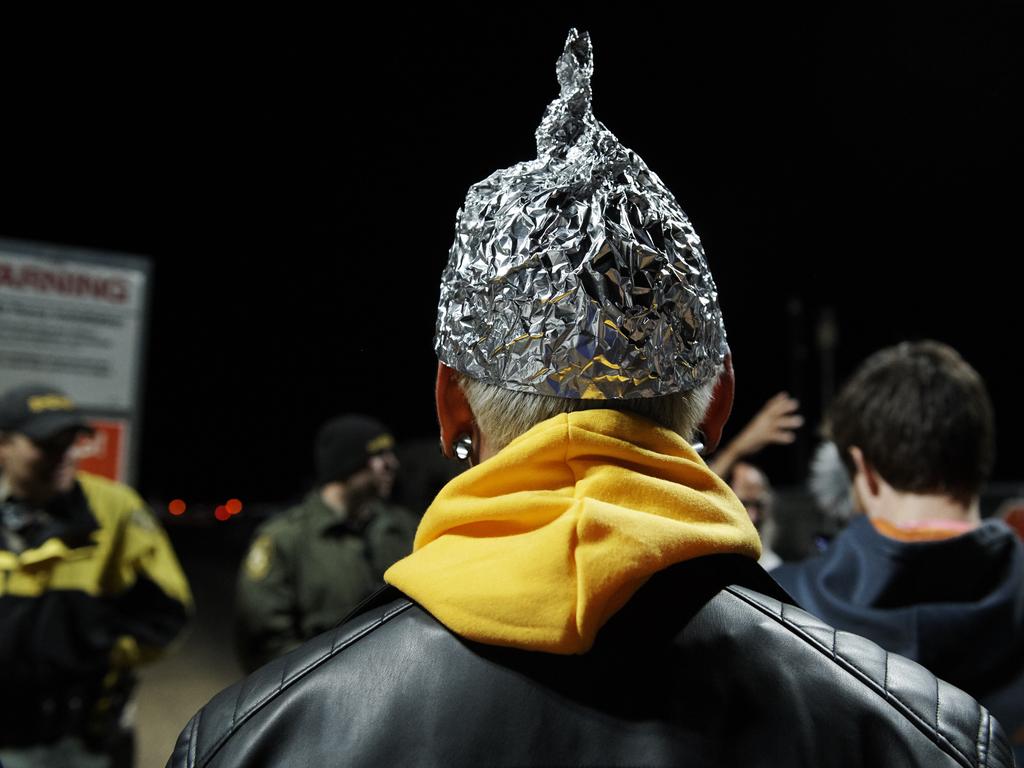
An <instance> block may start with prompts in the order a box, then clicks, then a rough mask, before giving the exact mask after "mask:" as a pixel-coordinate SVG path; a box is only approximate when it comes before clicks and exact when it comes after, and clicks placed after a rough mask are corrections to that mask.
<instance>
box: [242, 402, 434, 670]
mask: <svg viewBox="0 0 1024 768" xmlns="http://www.w3.org/2000/svg"><path fill="white" fill-rule="evenodd" d="M394 447H395V441H394V439H393V438H392V436H391V433H390V432H389V430H388V429H387V427H385V426H384V425H383V424H381V423H380V422H379V421H377V420H375V419H372V418H370V417H368V416H362V415H357V414H349V415H345V416H339V417H337V418H335V419H332V420H330V421H328V422H327V423H326V424H324V425H323V426H322V427H321V428H320V430H319V432H318V434H317V437H316V443H315V447H314V458H315V464H316V477H317V479H316V487H314V488H313V489H312V490H311V491H310V492H309V493H308V494H307V495H306V498H305V500H304V501H303V502H302V503H301V504H299V505H298V506H296V507H293V508H291V509H289V510H287V511H285V512H283V513H281V514H280V515H277V516H275V517H274V518H272V519H271V520H269V521H267V522H266V523H264V524H263V525H262V526H260V528H259V529H257V531H256V534H255V536H254V537H253V541H252V544H251V545H250V547H249V552H248V554H247V555H246V557H245V560H244V561H243V563H242V568H241V571H240V573H239V575H238V589H237V599H236V607H235V610H236V636H237V645H238V651H239V656H240V658H241V660H242V664H243V666H244V667H245V668H246V669H247V670H250V671H251V670H253V669H255V668H256V667H259V666H261V665H263V664H265V663H266V662H268V661H270V660H271V659H273V658H274V657H276V656H279V655H281V654H282V653H284V652H286V651H290V650H291V649H292V648H295V647H296V646H297V645H299V644H300V643H302V642H303V641H304V640H307V639H309V638H310V637H313V636H314V635H317V634H319V633H321V632H323V631H324V630H326V629H329V628H331V627H333V626H334V625H335V624H337V623H338V621H340V620H341V619H343V618H344V617H345V615H346V614H348V612H349V611H351V610H352V609H353V608H355V607H356V606H357V605H358V604H359V603H360V602H361V601H362V600H363V599H364V598H365V597H366V596H367V595H369V594H370V593H372V592H373V591H374V590H375V589H377V588H378V587H380V586H381V585H382V584H383V576H384V571H386V570H387V568H388V566H390V565H391V564H392V563H393V562H395V561H396V560H398V559H400V558H402V557H404V556H405V555H407V554H409V552H411V551H412V541H413V537H414V536H415V535H416V524H417V522H418V520H417V518H416V517H414V516H413V515H412V514H411V513H409V512H407V511H406V510H405V509H404V508H402V507H398V506H395V505H393V504H389V503H388V502H387V499H388V497H389V496H390V494H391V488H392V485H393V484H394V482H395V475H396V473H397V472H398V460H397V459H396V458H395V454H394ZM435 451H436V449H435Z"/></svg>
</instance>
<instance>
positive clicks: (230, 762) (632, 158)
mask: <svg viewBox="0 0 1024 768" xmlns="http://www.w3.org/2000/svg"><path fill="white" fill-rule="evenodd" d="M632 40H633V38H631V37H629V36H628V35H627V36H623V38H622V40H621V41H619V42H620V44H624V45H627V46H628V45H633V44H634V43H633V42H632ZM638 44H640V45H642V43H638ZM492 66H493V62H492ZM592 67H593V61H592V53H591V47H590V39H589V37H588V36H587V35H586V34H583V35H580V34H578V33H577V32H576V30H572V31H571V32H570V34H569V38H568V40H567V41H566V46H565V50H564V51H563V53H562V56H561V57H560V59H559V61H558V65H557V72H558V79H559V82H560V83H561V95H560V96H559V97H558V98H557V99H556V100H555V101H553V102H552V103H551V104H550V106H549V107H548V109H547V111H546V113H545V115H544V118H543V120H542V122H541V125H540V127H539V129H538V130H537V133H536V137H537V148H538V156H537V158H536V160H532V161H529V162H523V163H520V164H518V165H515V166H513V167H511V168H507V169H504V170H499V171H496V172H495V173H493V174H491V175H490V176H489V177H488V178H487V179H485V180H484V181H482V182H480V183H478V184H476V185H474V186H473V187H471V188H470V191H469V193H468V195H467V197H466V202H465V204H464V206H463V208H462V209H461V210H460V212H459V214H458V217H457V224H456V229H457V231H456V237H455V241H454V244H453V245H452V248H451V251H450V254H449V261H448V267H447V268H446V269H445V271H444V273H443V276H442V285H441V298H440V301H439V305H438V314H437V322H436V326H435V329H436V335H435V351H436V352H437V355H438V358H439V362H438V368H437V379H436V387H435V400H436V407H437V414H438V418H439V422H440V432H441V444H442V446H443V449H444V451H445V453H446V455H448V456H451V457H460V458H461V457H468V459H469V461H470V462H471V464H472V466H471V467H470V468H469V469H468V470H466V471H465V472H463V473H462V474H461V475H459V476H458V477H457V478H455V479H454V480H452V481H451V482H449V483H448V485H447V486H445V487H444V489H442V490H441V492H440V493H439V494H438V496H437V498H436V499H435V500H434V502H433V504H432V505H431V506H430V508H429V509H428V510H427V512H426V514H425V515H424V517H423V520H422V522H421V524H420V527H419V530H418V531H417V535H416V542H415V549H414V551H413V553H412V554H411V555H409V556H408V557H406V558H404V559H402V560H400V561H398V562H397V563H396V564H395V565H393V566H392V567H391V568H390V569H389V570H388V572H387V573H386V574H385V579H386V581H387V582H388V584H389V586H388V587H387V588H385V589H384V590H382V591H381V592H379V593H378V594H377V595H376V596H375V597H374V598H373V599H371V600H370V601H369V602H367V603H365V604H364V605H363V606H362V607H361V609H360V610H359V612H358V613H357V614H356V615H354V616H353V617H352V618H350V620H349V621H347V622H346V623H344V624H342V625H341V626H339V627H337V628H335V629H334V630H332V631H330V632H326V633H324V634H323V635H320V636H319V637H317V638H315V639H313V640H311V641H309V642H308V643H306V644H304V645H303V646H301V647H300V648H298V649H296V650H295V651H294V652H292V653H291V654H288V655H287V656H285V657H284V658H280V659H277V660H275V661H274V662H272V663H270V664H268V665H267V666H265V667H263V668H262V669H260V670H259V671H258V672H256V673H255V674H253V675H251V676H249V677H248V678H247V679H246V680H244V681H242V682H240V683H239V684H237V685H235V686H233V687H231V688H229V689H228V690H226V691H224V692H222V693H221V694H219V695H218V696H217V697H215V698H214V699H213V700H212V701H211V702H210V704H208V705H207V706H206V707H205V708H203V709H202V710H201V711H200V712H199V713H198V714H197V715H196V716H195V717H193V719H192V721H191V722H190V723H189V724H188V725H187V726H186V727H185V729H184V730H183V732H182V734H181V736H180V737H179V740H178V744H177V746H176V747H175V751H174V754H173V755H172V757H171V760H170V763H169V765H170V766H172V768H177V767H178V766H181V767H185V766H187V767H188V768H228V767H229V766H245V765H257V764H259V765H273V766H275V768H289V767H290V766H311V765H315V766H324V767H325V768H326V767H328V766H340V765H360V766H361V765H388V766H390V765H411V764H417V765H439V766H477V765H517V766H526V765H573V766H584V765H591V766H593V765H602V766H610V765H621V766H626V765H630V766H632V765H650V766H653V765H659V766H670V765H693V766H697V765H700V766H711V765H786V766H796V765H801V766H821V765H829V766H833V768H835V767H838V766H882V765H885V766H893V765H900V766H904V767H906V766H928V768H934V767H935V766H940V765H941V766H953V765H958V766H963V765H980V764H982V762H985V764H986V765H989V764H991V765H998V766H1007V765H1009V764H1010V763H1009V760H1008V759H1007V747H1006V744H1005V737H1004V736H1003V735H1002V733H1001V731H1000V729H999V726H998V724H997V723H995V722H994V721H992V720H991V718H989V717H988V714H987V713H986V712H985V711H984V710H982V709H980V708H979V707H978V705H977V704H976V702H974V700H973V699H971V698H970V697H969V696H967V695H966V694H964V693H962V692H961V691H958V690H957V689H955V688H954V687H952V686H950V685H947V684H946V683H943V682H941V681H938V680H936V679H935V678H934V677H933V676H932V675H931V674H930V673H928V672H927V670H924V669H923V668H921V667H920V666H919V665H917V664H914V663H913V662H911V661H907V660H905V659H901V658H899V657H896V656H892V655H887V654H886V653H885V652H884V651H883V650H882V649H880V648H878V647H877V646H875V645H874V644H872V643H870V642H868V641H866V640H863V639H862V638H856V637H851V636H848V635H845V634H843V633H839V634H836V633H834V632H832V631H831V630H830V628H829V627H827V626H826V625H824V624H822V623H821V622H820V621H819V620H817V619H815V618H813V617H811V616H809V615H807V614H806V613H804V612H802V611H800V610H799V609H798V608H795V607H793V606H791V605H784V604H783V603H782V602H781V600H783V599H785V598H786V596H785V595H784V594H782V592H781V590H779V589H778V586H777V585H776V584H775V583H774V582H773V581H772V580H771V579H770V578H769V577H768V576H767V574H766V573H765V572H764V570H763V569H762V568H760V566H758V565H757V558H758V556H759V555H760V551H761V550H760V542H759V540H758V536H757V531H756V530H755V529H754V526H753V525H752V523H751V521H750V518H749V517H748V515H747V513H746V512H745V510H744V509H743V505H742V504H740V502H739V500H738V499H737V498H736V496H735V494H734V493H733V492H732V491H731V490H730V489H729V486H728V485H727V484H726V483H725V482H724V481H723V480H722V479H721V478H720V477H719V476H718V475H716V474H715V473H714V472H712V471H711V470H710V469H709V468H708V467H707V465H706V464H705V463H704V461H703V460H702V459H701V457H700V455H699V453H698V452H697V451H696V450H695V448H694V446H693V443H694V442H695V436H696V433H697V430H698V429H699V430H700V431H701V432H702V433H703V435H704V437H705V442H706V445H707V447H708V448H709V449H711V450H713V449H714V447H715V444H716V443H717V442H718V439H719V437H720V435H721V430H722V427H723V426H724V424H725V421H726V419H727V418H728V415H729V411H730V409H731V407H732V395H733V377H732V367H731V358H730V357H729V354H728V346H727V344H726V338H725V329H724V325H723V321H722V315H721V311H720V309H719V305H718V291H717V288H716V286H715V283H714V281H713V279H712V277H711V273H710V271H709V269H708V265H707V262H706V260H705V258H704V254H703V249H702V247H701V244H700V239H699V237H698V236H697V234H696V232H695V231H694V229H693V227H692V225H691V224H690V221H689V219H688V218H687V216H686V214H685V213H684V212H683V210H682V208H680V207H679V204H678V202H677V201H676V199H675V198H674V197H673V196H672V194H671V192H669V191H668V189H667V188H666V187H665V186H664V184H663V183H662V181H661V180H660V179H659V178H658V177H657V175H655V174H654V173H653V172H652V171H651V170H650V169H649V168H648V167H647V165H646V164H645V163H644V162H643V160H642V159H640V158H639V157H638V156H637V155H636V154H635V153H634V152H632V151H630V150H628V149H627V148H625V147H624V146H622V145H621V144H620V143H619V142H618V140H617V139H616V138H615V136H613V135H612V134H611V133H610V132H609V131H608V130H607V129H606V128H605V127H604V126H603V125H602V124H601V123H599V122H598V121H597V120H596V118H595V116H594V114H593V112H592V111H591V90H590V75H591V72H592ZM495 98H496V103H507V99H504V100H503V95H502V94H496V96H495ZM415 257H416V258H421V257H422V254H419V253H417V254H416V255H415ZM393 354H396V358H397V357H398V353H393ZM389 372H390V373H391V375H394V376H401V377H408V376H409V375H410V374H409V371H408V370H407V367H406V363H405V361H404V360H401V359H395V360H394V361H393V366H388V365H387V364H383V365H381V367H380V369H379V375H382V376H383V375H388V373H389ZM883 670H888V675H886V676H883V674H882V671H883ZM889 681H893V682H894V683H895V682H898V686H895V685H894V686H888V682H889ZM940 698H941V703H942V719H941V722H937V718H936V707H937V706H938V702H939V699H940ZM979 725H980V726H981V728H980V729H979Z"/></svg>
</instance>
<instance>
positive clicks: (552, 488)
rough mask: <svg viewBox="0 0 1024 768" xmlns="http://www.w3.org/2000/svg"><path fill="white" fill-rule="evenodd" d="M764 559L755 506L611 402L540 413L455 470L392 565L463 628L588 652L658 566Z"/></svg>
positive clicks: (404, 586) (399, 579) (668, 435)
mask: <svg viewBox="0 0 1024 768" xmlns="http://www.w3.org/2000/svg"><path fill="white" fill-rule="evenodd" d="M726 552H730V553H739V554H743V555H747V556H749V557H751V558H753V559H755V560H756V559H757V558H758V557H759V556H760V553H761V544H760V541H759V540H758V537H757V531H756V530H755V529H754V526H753V525H752V524H751V522H750V519H749V518H748V517H747V513H746V510H744V508H743V505H742V504H741V503H740V502H739V500H738V499H737V498H736V496H735V495H734V494H733V492H732V491H731V490H730V489H729V486H728V485H726V484H725V483H724V482H723V481H722V480H721V479H719V477H718V476H717V475H715V474H714V473H713V472H712V471H711V470H710V469H708V468H707V466H706V465H705V464H704V462H703V461H702V460H701V458H700V456H698V455H697V453H696V452H695V451H694V450H693V448H691V447H690V446H689V445H688V444H687V443H686V442H685V441H684V440H683V439H682V438H680V437H679V436H678V435H676V434H675V433H674V432H671V431H670V430H667V429H663V428H661V427H658V426H656V425H655V424H653V423H652V422H650V421H648V420H646V419H643V418H641V417H638V416H632V415H629V414H623V413H619V412H617V411H611V410H590V411H579V412H577V413H571V414H562V415H559V416H556V417H554V418H552V419H548V420H547V421H544V422H541V423H540V424H538V425H537V426H535V427H534V428H533V429H531V430H530V431H528V432H526V433H525V434H523V435H521V436H520V437H518V438H516V439H515V440H513V441H512V442H511V443H509V445H508V446H506V447H505V448H504V449H503V450H502V451H501V452H499V453H498V454H496V455H495V456H493V457H491V458H490V459H488V460H487V461H484V462H482V463H481V464H479V465H478V466H476V467H473V468H472V469H469V470H468V471H466V472H464V473H463V474H461V475H460V476H458V477H456V478H455V479H454V480H452V481H451V482H450V483H448V485H446V486H445V487H444V488H443V489H442V490H441V492H440V493H439V494H438V495H437V498H436V499H435V500H434V503H433V504H432V505H431V506H430V508H429V509H428V510H427V512H426V514H425V515H424V517H423V521H422V522H421V523H420V526H419V530H418V531H417V533H416V542H415V544H414V546H413V553H412V554H411V555H409V556H408V557H406V558H405V559H403V560H400V561H398V562H397V563H395V564H394V565H393V566H391V568H390V569H388V571H387V573H386V574H385V575H384V579H385V581H387V582H388V583H389V584H393V585H394V586H396V587H398V589H400V590H401V591H402V592H404V593H405V594H407V595H408V596H409V597H411V598H412V599H413V600H415V601H416V602H418V603H419V604H420V605H422V606H423V607H424V608H426V609H427V610H428V611H430V613H431V614H433V615H434V617H436V618H437V619H438V620H439V621H440V622H441V623H442V624H444V625H445V626H446V627H448V628H449V629H451V630H452V631H453V632H455V633H456V634H458V635H461V636H462V637H465V638H468V639H470V640H476V641H479V642H482V643H489V644H491V645H502V646H511V647H514V648H524V649H528V650H536V651H546V652H549V653H563V654H569V653H583V652H585V651H587V650H588V649H589V648H590V647H591V645H592V644H593V642H594V638H595V636H596V635H597V632H598V630H599V629H600V628H601V627H602V626H603V625H604V623H605V622H606V621H607V620H608V619H609V618H611V616H612V615H613V614H614V613H615V612H616V611H617V610H619V608H621V607H622V606H623V605H625V603H626V602H627V601H628V600H629V598H630V597H631V596H632V595H633V593H634V592H636V590H637V589H638V588H639V587H640V586H641V585H643V583H644V582H645V581H646V580H647V579H648V578H649V577H650V576H651V575H652V574H654V573H656V572H657V571H660V570H662V569H663V568H666V567H668V566H670V565H672V564H674V563H678V562H681V561H683V560H689V559H690V558H693V557H701V556H703V555H710V554H716V553H726Z"/></svg>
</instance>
